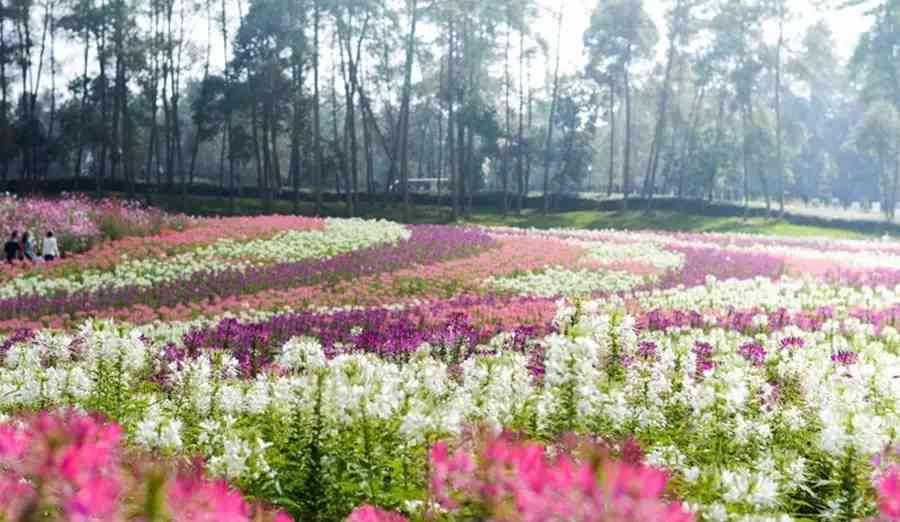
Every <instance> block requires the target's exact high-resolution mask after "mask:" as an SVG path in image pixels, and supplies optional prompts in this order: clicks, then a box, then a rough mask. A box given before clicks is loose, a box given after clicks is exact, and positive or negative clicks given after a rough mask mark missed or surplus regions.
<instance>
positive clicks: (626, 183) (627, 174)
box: [622, 62, 632, 210]
mask: <svg viewBox="0 0 900 522" xmlns="http://www.w3.org/2000/svg"><path fill="white" fill-rule="evenodd" d="M628 76H629V75H628V64H627V62H626V64H625V67H624V70H623V71H622V87H623V92H624V93H625V157H624V159H623V161H622V192H623V198H622V208H623V209H624V210H628V199H629V198H630V197H631V138H632V136H631V130H632V127H631V82H630V81H629V77H628Z"/></svg>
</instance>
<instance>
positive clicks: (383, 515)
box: [346, 506, 407, 522]
mask: <svg viewBox="0 0 900 522" xmlns="http://www.w3.org/2000/svg"><path fill="white" fill-rule="evenodd" d="M346 522H407V521H406V517H404V516H403V515H398V514H397V513H391V512H389V511H384V510H383V509H379V508H377V507H373V506H360V507H358V508H356V509H354V510H353V513H350V516H349V517H347V520H346Z"/></svg>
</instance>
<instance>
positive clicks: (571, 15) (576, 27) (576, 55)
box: [485, 0, 871, 72]
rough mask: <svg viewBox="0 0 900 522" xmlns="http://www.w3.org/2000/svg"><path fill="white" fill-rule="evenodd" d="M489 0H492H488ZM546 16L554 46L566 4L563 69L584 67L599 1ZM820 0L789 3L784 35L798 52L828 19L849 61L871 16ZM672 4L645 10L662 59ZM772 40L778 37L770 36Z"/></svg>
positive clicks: (569, 0)
mask: <svg viewBox="0 0 900 522" xmlns="http://www.w3.org/2000/svg"><path fill="white" fill-rule="evenodd" d="M485 1H490V0H485ZM539 3H540V5H541V7H542V11H543V14H542V16H541V18H540V20H538V21H537V24H536V26H535V27H534V28H535V29H536V30H537V31H539V32H540V33H541V34H542V35H543V36H544V38H545V39H546V40H547V41H548V42H550V43H551V45H552V44H555V41H556V40H555V37H556V20H555V19H554V15H553V13H554V12H558V10H559V6H560V5H563V6H564V8H565V13H564V15H563V26H564V29H563V38H562V44H561V49H562V54H561V57H562V60H561V63H562V64H563V65H562V67H563V68H564V69H565V70H566V71H567V72H574V71H576V70H579V69H580V68H581V67H583V65H584V48H583V45H582V34H584V31H585V30H586V29H587V28H588V26H589V25H590V17H591V12H592V11H593V8H594V6H595V5H596V3H597V1H596V0H539ZM823 4H824V2H820V1H817V0H786V4H785V5H786V7H787V9H788V11H789V12H790V13H791V14H792V19H791V21H790V22H789V23H788V24H787V25H786V27H785V35H786V37H787V39H788V46H789V48H794V49H799V47H800V43H801V41H802V39H803V35H804V34H805V32H806V28H807V27H809V26H810V25H812V24H814V23H816V22H818V21H820V20H825V22H826V23H827V24H828V26H829V27H831V30H832V32H833V33H834V37H835V43H836V46H837V49H836V50H837V52H838V55H839V56H840V57H841V58H843V59H847V58H849V57H850V55H851V54H852V53H853V49H854V47H855V46H856V42H857V41H858V39H859V36H860V34H862V33H863V32H864V31H866V30H867V29H868V28H869V26H870V25H871V21H870V19H869V17H867V16H866V15H865V11H866V9H867V8H866V6H865V5H863V6H861V7H854V8H845V9H836V8H833V7H829V6H825V5H823ZM670 5H671V1H670V0H645V2H644V8H645V10H646V11H647V13H648V14H649V15H650V17H651V19H652V20H653V21H654V23H656V26H657V29H658V30H659V32H660V36H661V38H660V43H659V46H658V48H657V53H658V54H659V56H660V58H662V56H664V54H665V47H666V39H665V38H664V36H665V18H664V17H665V12H666V9H667V8H668V6H670ZM770 36H771V37H772V38H773V40H774V38H775V37H776V35H775V34H772V35H770Z"/></svg>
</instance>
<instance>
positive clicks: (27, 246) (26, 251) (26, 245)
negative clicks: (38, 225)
mask: <svg viewBox="0 0 900 522" xmlns="http://www.w3.org/2000/svg"><path fill="white" fill-rule="evenodd" d="M22 256H23V257H24V258H25V259H27V260H29V261H31V262H32V263H34V240H33V239H32V238H31V232H28V231H27V230H26V231H25V233H24V234H22Z"/></svg>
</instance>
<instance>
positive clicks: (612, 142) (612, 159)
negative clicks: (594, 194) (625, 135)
mask: <svg viewBox="0 0 900 522" xmlns="http://www.w3.org/2000/svg"><path fill="white" fill-rule="evenodd" d="M615 177H616V81H615V79H614V78H612V77H610V80H609V185H608V186H607V188H606V195H607V196H612V193H613V183H614V182H615Z"/></svg>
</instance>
